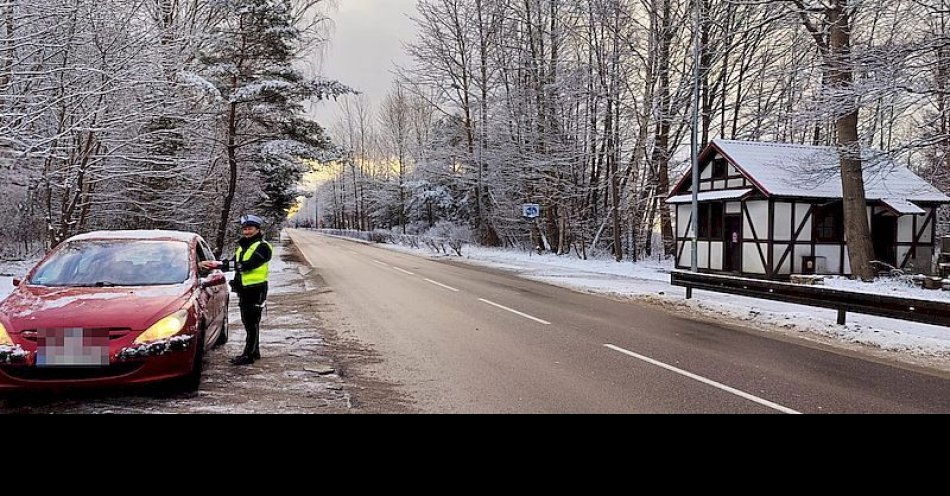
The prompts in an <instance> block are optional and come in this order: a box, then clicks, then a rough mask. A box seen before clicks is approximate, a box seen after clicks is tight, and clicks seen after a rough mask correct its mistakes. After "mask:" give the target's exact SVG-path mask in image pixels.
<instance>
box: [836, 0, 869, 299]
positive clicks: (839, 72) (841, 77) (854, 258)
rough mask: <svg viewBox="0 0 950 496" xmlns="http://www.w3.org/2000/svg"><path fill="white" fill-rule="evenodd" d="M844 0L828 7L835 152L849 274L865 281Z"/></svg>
mask: <svg viewBox="0 0 950 496" xmlns="http://www.w3.org/2000/svg"><path fill="white" fill-rule="evenodd" d="M847 4H848V1H847V0H836V1H835V4H834V7H832V8H830V9H828V11H827V16H828V21H829V26H830V33H829V37H828V41H829V43H828V45H829V50H828V53H827V57H828V58H829V60H828V61H827V62H828V69H829V83H830V85H831V88H832V89H833V91H834V92H835V93H839V94H842V95H844V96H843V97H842V98H843V99H844V101H843V102H840V104H841V105H843V106H844V113H842V114H840V115H839V116H838V117H837V119H836V121H835V130H836V132H837V136H838V153H839V155H840V157H841V158H840V160H841V189H842V192H843V198H844V232H845V236H846V238H847V245H848V255H849V257H850V259H851V273H852V274H853V275H855V276H857V277H860V278H861V279H863V280H865V281H868V280H872V279H874V269H873V267H871V263H870V262H871V260H872V257H873V253H874V252H873V249H872V244H871V229H870V226H869V225H868V214H867V200H866V198H865V192H864V175H863V174H862V161H861V143H860V141H859V139H858V106H857V100H856V98H855V96H854V74H853V62H852V61H851V23H850V19H849V18H848V14H847V7H848V5H847Z"/></svg>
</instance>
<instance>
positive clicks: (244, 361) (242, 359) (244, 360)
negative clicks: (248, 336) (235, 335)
mask: <svg viewBox="0 0 950 496" xmlns="http://www.w3.org/2000/svg"><path fill="white" fill-rule="evenodd" d="M252 363H254V359H253V358H251V357H249V356H247V355H238V356H236V357H234V358H232V359H231V365H250V364H252Z"/></svg>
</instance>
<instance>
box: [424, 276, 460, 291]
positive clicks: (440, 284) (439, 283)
mask: <svg viewBox="0 0 950 496" xmlns="http://www.w3.org/2000/svg"><path fill="white" fill-rule="evenodd" d="M425 281H426V282H430V283H432V284H435V285H436V286H442V287H443V288H445V289H448V290H449V291H455V292H456V293H458V292H459V290H457V289H455V288H453V287H452V286H446V285H445V284H442V283H441V282H439V281H433V280H432V279H425Z"/></svg>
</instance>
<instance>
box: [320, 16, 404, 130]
mask: <svg viewBox="0 0 950 496" xmlns="http://www.w3.org/2000/svg"><path fill="white" fill-rule="evenodd" d="M337 4H338V7H337V8H336V9H334V11H332V12H330V17H331V18H332V19H333V24H334V28H333V32H332V34H331V42H330V46H329V49H328V50H327V51H326V52H325V53H324V54H323V55H322V75H323V76H324V77H326V78H329V79H336V80H337V81H340V82H341V83H344V84H346V85H348V86H350V87H352V88H354V89H357V90H359V91H361V92H363V93H364V94H365V95H366V98H367V99H368V100H369V103H370V104H371V105H374V107H375V103H377V102H379V101H381V100H382V98H383V97H384V96H385V95H386V93H387V92H388V91H389V89H390V87H391V85H392V81H393V74H392V71H393V68H394V66H395V65H396V64H399V65H408V62H409V60H408V58H407V57H406V55H405V53H404V51H403V43H404V42H407V41H411V40H412V38H413V36H414V32H415V25H414V23H413V22H412V20H410V19H409V16H410V15H412V13H413V12H414V11H415V5H416V0H337ZM337 112H338V105H337V104H335V103H333V101H332V100H331V101H329V102H321V103H319V104H317V105H316V107H315V108H314V109H313V114H314V116H315V117H316V119H317V122H320V123H321V124H322V125H323V126H324V127H325V128H329V127H330V125H331V122H332V121H333V120H334V119H335V116H336V114H337Z"/></svg>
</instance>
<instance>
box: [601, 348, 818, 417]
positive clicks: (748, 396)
mask: <svg viewBox="0 0 950 496" xmlns="http://www.w3.org/2000/svg"><path fill="white" fill-rule="evenodd" d="M604 346H605V347H607V348H610V349H611V350H614V351H618V352H620V353H623V354H624V355H627V356H631V357H633V358H636V359H637V360H643V361H644V362H647V363H650V364H653V365H656V366H657V367H662V368H664V369H666V370H669V371H671V372H675V373H677V374H680V375H682V376H686V377H689V378H690V379H693V380H697V381H699V382H702V383H703V384H708V385H710V386H712V387H714V388H717V389H721V390H723V391H726V392H727V393H732V394H734V395H736V396H739V397H742V398H745V399H747V400H749V401H753V402H755V403H758V404H760V405H764V406H767V407H769V408H771V409H773V410H778V411H780V412H782V413H790V414H801V413H802V412H799V411H797V410H792V409H791V408H788V407H785V406H782V405H779V404H778V403H773V402H771V401H769V400H766V399H763V398H759V397H758V396H755V395H752V394H749V393H747V392H745V391H740V390H738V389H736V388H733V387H729V386H727V385H725V384H722V383H719V382H716V381H714V380H712V379H707V378H705V377H703V376H701V375H696V374H694V373H692V372H687V371H685V370H683V369H679V368H676V367H674V366H672V365H667V364H665V363H663V362H661V361H659V360H654V359H652V358H650V357H646V356H643V355H640V354H638V353H634V352H632V351H630V350H625V349H623V348H621V347H619V346H614V345H612V344H605V345H604Z"/></svg>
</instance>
